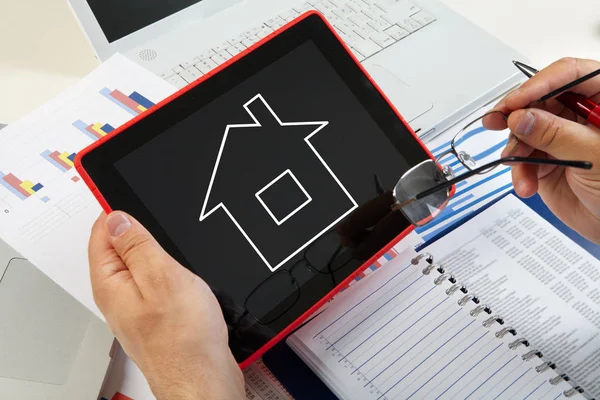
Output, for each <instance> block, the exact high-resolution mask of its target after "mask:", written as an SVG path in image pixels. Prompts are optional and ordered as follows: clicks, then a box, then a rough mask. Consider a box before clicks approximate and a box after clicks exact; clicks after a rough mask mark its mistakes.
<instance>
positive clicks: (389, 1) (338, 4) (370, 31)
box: [161, 0, 436, 88]
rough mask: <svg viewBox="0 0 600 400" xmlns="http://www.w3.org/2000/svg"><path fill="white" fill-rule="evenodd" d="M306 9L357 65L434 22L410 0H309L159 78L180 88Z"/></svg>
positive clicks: (432, 18)
mask: <svg viewBox="0 0 600 400" xmlns="http://www.w3.org/2000/svg"><path fill="white" fill-rule="evenodd" d="M309 10H317V11H319V12H321V13H322V14H323V15H324V16H325V17H326V18H327V20H328V21H329V23H330V24H332V25H333V27H334V28H335V30H336V31H337V33H338V34H339V35H340V37H341V38H342V40H344V42H346V44H347V45H348V46H349V47H350V49H351V50H352V52H353V53H354V55H355V56H356V57H357V58H358V60H359V61H363V60H366V59H368V58H369V57H372V56H374V55H375V54H377V53H379V52H380V51H382V50H383V49H385V48H386V47H389V46H391V45H393V44H394V43H396V42H399V41H400V40H402V39H404V38H406V37H407V36H409V35H411V34H413V33H414V32H416V31H418V30H419V29H421V28H423V27H424V26H426V25H428V24H430V23H432V22H434V21H435V20H436V18H435V17H434V16H432V15H431V14H429V13H427V12H426V11H423V10H422V9H420V8H419V7H417V6H416V5H415V4H413V3H411V2H410V1H408V0H320V1H316V0H308V1H305V2H303V3H299V4H298V5H297V6H294V7H292V8H290V9H289V10H287V11H285V12H282V13H280V14H279V15H276V16H273V17H272V18H270V19H268V20H266V21H264V22H263V23H262V24H261V25H259V26H257V27H255V28H253V29H250V30H247V31H245V32H240V33H239V34H238V35H236V36H234V37H232V38H231V39H228V40H227V41H226V42H223V43H221V44H220V45H218V46H214V47H213V48H212V49H207V50H205V51H203V52H202V53H200V54H198V55H197V56H196V57H194V58H193V59H191V60H188V61H185V62H182V63H180V64H178V65H176V66H174V67H173V68H172V69H169V70H168V71H166V72H164V73H163V74H161V78H163V79H165V80H166V81H168V82H170V83H172V84H173V85H175V86H177V87H179V88H182V87H184V86H186V85H187V84H188V83H190V82H193V81H195V80H196V79H198V78H200V77H201V76H202V75H204V74H206V73H208V72H210V71H211V70H212V69H214V68H215V67H217V66H219V65H221V64H223V63H225V62H226V61H228V60H229V59H231V58H232V57H234V56H236V55H237V54H239V53H240V52H242V51H244V50H245V49H247V48H248V47H250V46H252V45H253V44H254V43H256V42H258V41H259V40H260V39H262V38H264V37H265V36H267V35H269V34H270V33H272V32H273V31H274V30H276V29H278V28H280V27H282V26H283V25H285V24H286V23H288V22H290V21H292V20H293V19H295V18H296V17H298V16H299V15H300V14H302V13H304V12H306V11H309Z"/></svg>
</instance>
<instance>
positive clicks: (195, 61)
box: [179, 59, 198, 69]
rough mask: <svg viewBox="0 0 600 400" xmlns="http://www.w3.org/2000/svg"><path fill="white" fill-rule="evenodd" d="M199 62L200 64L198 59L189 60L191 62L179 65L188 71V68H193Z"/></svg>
mask: <svg viewBox="0 0 600 400" xmlns="http://www.w3.org/2000/svg"><path fill="white" fill-rule="evenodd" d="M197 62H198V60H197V59H192V60H189V61H185V62H182V63H180V64H179V65H181V67H182V68H183V69H187V68H189V67H191V66H193V65H194V64H196V63H197Z"/></svg>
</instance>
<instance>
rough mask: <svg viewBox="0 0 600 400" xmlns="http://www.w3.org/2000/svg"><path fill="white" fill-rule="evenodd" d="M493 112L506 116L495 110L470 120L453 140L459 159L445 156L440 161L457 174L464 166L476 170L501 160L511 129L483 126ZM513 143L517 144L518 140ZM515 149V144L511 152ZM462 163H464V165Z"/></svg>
mask: <svg viewBox="0 0 600 400" xmlns="http://www.w3.org/2000/svg"><path fill="white" fill-rule="evenodd" d="M492 114H498V115H499V116H501V117H502V118H504V114H502V113H501V112H499V111H493V112H491V113H488V114H485V115H484V116H482V117H480V118H477V119H475V120H474V121H472V122H470V123H469V124H468V125H467V126H465V127H464V128H463V129H462V130H461V131H460V132H459V133H458V134H457V135H456V136H455V138H454V140H453V141H452V148H453V149H454V152H455V154H456V156H457V158H458V161H450V159H449V158H447V157H443V158H442V159H441V160H439V161H440V162H441V163H442V164H444V165H448V166H450V167H451V168H452V169H453V171H454V173H455V174H456V175H460V173H461V172H462V171H463V167H464V168H466V169H469V170H474V169H477V168H479V167H482V166H484V165H486V164H488V163H491V162H493V161H496V160H499V159H500V154H501V151H502V149H504V148H505V147H506V146H507V144H508V139H509V135H510V130H509V129H505V130H501V131H491V130H487V129H486V128H485V127H484V126H483V118H484V117H486V116H488V115H492ZM511 143H515V144H516V142H511ZM514 150H516V146H514V145H513V148H512V149H511V153H512V152H513V151H514ZM509 155H510V154H509ZM460 164H462V166H461V165H460ZM494 168H495V167H493V168H490V169H487V170H485V171H483V172H481V173H488V172H490V171H491V170H492V169H494Z"/></svg>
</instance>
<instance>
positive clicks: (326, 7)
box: [314, 0, 337, 13]
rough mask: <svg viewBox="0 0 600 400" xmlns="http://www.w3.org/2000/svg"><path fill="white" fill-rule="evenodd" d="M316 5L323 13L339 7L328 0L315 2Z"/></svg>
mask: <svg viewBox="0 0 600 400" xmlns="http://www.w3.org/2000/svg"><path fill="white" fill-rule="evenodd" d="M314 6H315V8H316V9H317V10H319V11H321V12H322V13H325V12H327V11H330V12H331V11H333V10H335V9H336V8H337V7H336V6H334V5H333V4H331V3H330V2H329V1H328V0H322V1H319V2H318V3H315V4H314Z"/></svg>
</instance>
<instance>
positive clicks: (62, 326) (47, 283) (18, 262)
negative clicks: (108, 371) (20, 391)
mask: <svg viewBox="0 0 600 400" xmlns="http://www.w3.org/2000/svg"><path fill="white" fill-rule="evenodd" d="M4 267H5V265H2V266H0V277H1V280H0V377H4V378H12V379H22V380H27V381H34V382H43V383H48V384H55V385H62V384H65V383H66V382H67V379H68V376H69V372H70V370H71V367H72V366H73V363H74V361H75V359H76V356H77V353H78V351H79V348H80V345H81V342H82V340H83V337H84V335H85V332H86V329H87V325H88V323H89V321H90V313H89V312H88V311H87V310H86V309H85V307H83V305H81V304H80V303H79V302H78V301H77V300H75V299H73V298H72V297H71V296H70V295H69V294H67V293H66V292H65V291H64V290H62V288H60V287H59V286H58V285H56V284H55V283H54V282H52V281H51V280H50V279H49V278H48V277H47V276H46V275H44V274H43V273H42V272H41V271H39V270H38V269H37V268H36V267H35V266H33V265H32V264H31V263H30V262H29V261H26V260H22V259H13V260H12V261H11V262H10V263H9V264H8V267H7V268H6V270H5V271H4V275H3V276H2V275H1V273H2V272H3V270H4Z"/></svg>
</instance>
